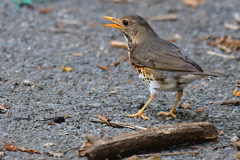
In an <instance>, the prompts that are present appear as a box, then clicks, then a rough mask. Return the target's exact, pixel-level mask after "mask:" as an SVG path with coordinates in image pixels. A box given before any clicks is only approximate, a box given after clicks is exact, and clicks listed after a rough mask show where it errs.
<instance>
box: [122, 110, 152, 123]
mask: <svg viewBox="0 0 240 160" xmlns="http://www.w3.org/2000/svg"><path fill="white" fill-rule="evenodd" d="M127 116H128V117H138V116H140V117H141V118H142V119H144V120H149V121H150V119H149V118H148V117H147V116H146V115H145V114H143V112H140V111H139V112H138V113H136V114H127Z"/></svg>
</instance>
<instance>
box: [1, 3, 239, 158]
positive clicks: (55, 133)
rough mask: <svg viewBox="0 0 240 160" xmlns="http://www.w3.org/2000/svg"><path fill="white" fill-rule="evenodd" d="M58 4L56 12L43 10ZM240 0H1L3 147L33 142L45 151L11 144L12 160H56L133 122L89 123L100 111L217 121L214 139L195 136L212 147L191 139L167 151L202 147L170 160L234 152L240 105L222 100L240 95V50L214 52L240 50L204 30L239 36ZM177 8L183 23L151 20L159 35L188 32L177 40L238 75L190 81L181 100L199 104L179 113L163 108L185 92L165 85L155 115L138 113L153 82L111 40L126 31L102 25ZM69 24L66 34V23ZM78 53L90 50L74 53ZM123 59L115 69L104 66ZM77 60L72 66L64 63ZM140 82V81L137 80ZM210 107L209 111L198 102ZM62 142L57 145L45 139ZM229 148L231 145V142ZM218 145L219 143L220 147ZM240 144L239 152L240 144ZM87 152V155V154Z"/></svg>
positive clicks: (206, 64) (119, 116) (204, 62)
mask: <svg viewBox="0 0 240 160" xmlns="http://www.w3.org/2000/svg"><path fill="white" fill-rule="evenodd" d="M42 8H51V9H52V12H51V13H48V14H41V13H39V9H42ZM239 11H240V5H239V0H229V1H224V0H208V1H203V2H202V3H201V4H200V5H199V7H197V8H193V7H189V6H186V5H184V4H183V3H182V1H174V0H169V1H164V0H161V1H156V0H152V1H144V0H132V1H130V2H122V3H117V2H112V1H110V0H92V1H87V0H82V1H78V0H68V1H63V0H59V1H57V0H56V1H52V2H48V3H42V2H41V3H40V2H39V3H34V8H33V9H30V8H28V7H22V8H20V9H19V10H16V8H15V5H14V4H13V3H12V1H11V0H6V1H1V2H0V103H3V104H6V106H7V110H6V112H7V113H6V112H5V113H0V151H1V150H2V149H3V148H4V142H7V143H11V144H14V145H16V146H19V147H23V148H27V149H29V148H31V149H34V150H37V151H39V152H41V154H29V153H26V152H12V151H5V150H4V149H3V150H2V151H1V152H4V153H5V156H4V157H3V159H57V158H56V157H52V156H50V155H49V154H47V152H50V151H52V152H55V153H59V152H61V151H67V150H68V149H71V148H74V147H80V146H82V144H83V143H84V142H85V136H86V135H87V134H89V133H91V134H93V135H94V136H98V135H99V134H103V135H104V137H109V136H110V137H115V136H118V135H121V134H122V133H125V132H133V130H131V129H123V128H121V129H118V128H112V127H108V126H103V125H102V124H98V123H93V122H90V120H89V118H91V117H94V118H97V117H98V114H99V113H101V114H103V115H104V116H106V117H108V118H110V119H112V120H113V121H118V122H126V123H131V124H136V125H139V126H142V127H158V126H163V125H167V124H176V123H191V122H202V121H208V122H212V123H214V125H215V126H216V127H217V128H218V130H219V132H221V133H224V134H220V135H219V139H218V140H217V141H215V142H211V143H210V142H208V143H203V144H194V145H195V146H198V147H200V148H201V147H203V150H200V149H193V148H191V147H189V146H182V147H177V148H171V149H166V150H163V151H161V153H172V152H181V151H199V153H198V154H195V155H192V154H182V155H178V156H163V157H162V159H205V160H209V159H234V154H235V153H236V152H237V149H236V148H234V146H231V145H230V146H226V145H229V140H230V139H231V138H232V137H233V136H238V137H239V138H240V107H239V106H233V105H220V103H221V102H222V101H224V100H234V99H235V100H236V99H239V98H237V97H235V96H233V95H232V92H233V90H234V89H235V88H236V86H235V83H236V81H237V80H240V74H239V73H240V65H239V63H240V61H239V58H238V59H237V58H234V59H230V58H222V57H218V56H213V55H208V54H206V52H207V51H214V52H218V53H222V54H227V55H232V56H236V57H239V56H240V54H239V51H234V52H232V53H225V52H224V51H222V50H220V49H218V48H216V47H213V46H209V45H207V41H206V40H205V41H202V40H200V38H199V37H206V36H218V37H221V36H224V35H227V36H233V37H238V38H239V37H240V32H239V30H238V31H236V30H231V29H227V28H225V27H224V23H226V22H227V23H234V16H239V14H240V12H239ZM167 13H175V14H178V15H179V18H178V19H177V20H176V21H149V23H150V25H151V26H152V27H153V29H154V30H155V31H156V32H157V34H158V35H160V37H162V38H164V39H172V38H174V35H175V34H178V35H180V36H181V37H182V38H181V39H179V40H177V41H176V42H174V43H175V44H177V45H178V46H180V47H181V48H182V50H183V51H185V52H187V53H188V54H189V55H191V57H192V58H193V59H194V60H195V61H196V62H197V63H198V64H200V65H201V66H202V67H203V69H205V70H210V71H220V72H223V73H228V74H231V76H230V77H228V78H225V77H217V78H215V77H205V78H202V79H201V80H197V81H195V82H193V83H191V84H189V85H188V86H187V87H186V88H185V90H184V93H183V97H182V99H181V101H180V103H179V105H180V106H181V104H183V103H190V106H191V109H190V110H188V109H182V108H178V109H177V111H176V115H177V116H178V119H173V118H171V117H164V116H157V115H156V114H157V113H158V112H159V111H169V110H170V109H171V107H172V106H173V104H174V102H175V99H176V92H173V93H172V92H159V93H158V94H157V96H156V98H155V99H154V100H153V101H152V102H151V103H150V105H149V106H148V107H147V109H146V110H145V114H147V116H148V117H149V118H150V121H144V120H142V119H140V118H129V117H127V116H126V113H136V112H137V111H138V110H139V108H141V106H142V105H143V104H144V103H145V102H146V101H147V100H148V98H149V91H148V89H147V88H146V87H145V86H144V85H143V84H142V82H140V80H138V77H137V76H136V74H135V72H134V70H133V69H132V66H131V65H130V62H129V60H127V61H123V60H121V58H122V57H124V56H125V55H126V54H127V51H126V50H124V49H119V48H114V47H111V45H110V41H111V40H119V41H124V37H123V35H122V33H120V31H118V30H116V29H113V28H106V27H103V26H102V24H104V23H109V22H108V21H107V20H105V19H103V18H102V17H103V16H113V17H122V16H125V15H128V14H137V15H140V16H143V17H144V18H146V19H149V18H150V17H153V16H157V15H163V14H167ZM63 29H64V30H65V32H62V30H63ZM73 53H78V54H80V55H81V54H82V56H72V54H73ZM117 61H120V64H119V65H116V66H114V67H111V68H110V69H109V70H102V69H99V68H98V66H97V65H98V64H100V65H104V66H108V65H110V64H112V63H115V62H117ZM63 65H66V66H67V67H71V68H73V70H72V71H71V72H63V71H62V69H61V67H62V66H63ZM131 81H132V82H131ZM203 107H206V108H205V109H203V110H202V112H201V113H196V110H198V109H199V108H203ZM65 115H68V116H69V118H66V121H65V122H64V123H61V124H58V123H53V122H52V125H50V124H49V121H51V120H46V121H42V120H44V119H46V118H51V117H56V116H65ZM46 143H54V145H53V146H51V147H50V146H44V144H46ZM222 146H225V147H222ZM216 147H219V148H216ZM77 151H78V149H71V150H69V151H67V152H66V154H64V155H63V157H62V159H79V158H78V157H77ZM238 152H239V151H238ZM82 159H85V158H82Z"/></svg>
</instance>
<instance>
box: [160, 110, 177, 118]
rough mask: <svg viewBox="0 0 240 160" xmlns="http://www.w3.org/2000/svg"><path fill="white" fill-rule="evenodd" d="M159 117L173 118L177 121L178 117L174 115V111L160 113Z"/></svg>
mask: <svg viewBox="0 0 240 160" xmlns="http://www.w3.org/2000/svg"><path fill="white" fill-rule="evenodd" d="M157 115H158V116H159V115H165V116H172V117H173V118H175V119H177V116H176V115H175V114H174V113H173V111H170V112H168V113H167V112H163V111H162V112H159V113H158V114H157Z"/></svg>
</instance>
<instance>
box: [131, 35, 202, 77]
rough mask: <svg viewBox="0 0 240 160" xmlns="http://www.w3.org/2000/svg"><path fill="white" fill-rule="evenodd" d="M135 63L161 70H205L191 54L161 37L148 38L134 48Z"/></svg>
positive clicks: (133, 57) (133, 59)
mask: <svg viewBox="0 0 240 160" xmlns="http://www.w3.org/2000/svg"><path fill="white" fill-rule="evenodd" d="M132 61H133V63H134V64H135V65H138V66H145V67H149V68H153V69H159V70H174V71H187V72H203V70H202V68H201V67H200V66H199V65H198V64H197V63H196V62H194V61H193V60H192V59H191V57H190V56H189V55H187V54H186V53H184V52H182V51H181V50H180V49H179V48H178V47H177V46H176V45H174V44H173V43H170V42H168V41H165V40H163V39H160V38H155V39H153V40H150V41H149V40H148V41H145V42H144V43H142V44H141V45H138V46H137V47H135V48H134V49H133V50H132Z"/></svg>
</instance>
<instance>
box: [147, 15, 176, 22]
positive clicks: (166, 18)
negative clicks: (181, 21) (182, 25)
mask: <svg viewBox="0 0 240 160" xmlns="http://www.w3.org/2000/svg"><path fill="white" fill-rule="evenodd" d="M177 19H178V15H177V14H165V15H159V16H155V17H151V18H150V19H149V20H150V21H174V20H177Z"/></svg>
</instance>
